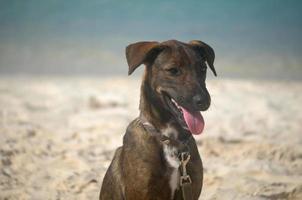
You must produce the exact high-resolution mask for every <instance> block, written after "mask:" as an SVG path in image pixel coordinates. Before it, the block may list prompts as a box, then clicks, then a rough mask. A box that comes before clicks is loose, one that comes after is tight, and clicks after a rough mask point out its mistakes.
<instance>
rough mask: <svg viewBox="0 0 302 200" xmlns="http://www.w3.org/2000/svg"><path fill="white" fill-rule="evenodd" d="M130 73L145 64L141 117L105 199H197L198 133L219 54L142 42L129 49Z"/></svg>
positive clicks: (201, 46) (107, 179)
mask: <svg viewBox="0 0 302 200" xmlns="http://www.w3.org/2000/svg"><path fill="white" fill-rule="evenodd" d="M126 58H127V62H128V66H129V71H128V75H131V74H132V73H133V71H134V70H135V69H136V68H138V67H139V66H140V65H142V64H144V65H145V73H144V76H143V80H142V85H141V96H140V105H139V109H140V114H139V117H138V118H136V119H135V120H133V121H132V122H131V123H130V124H129V126H128V127H127V130H126V133H125V135H124V137H123V145H122V146H121V147H119V148H118V149H117V150H116V152H115V155H114V158H113V160H112V162H111V164H110V166H109V168H108V170H107V172H106V174H105V176H104V179H103V184H102V187H101V191H100V196H99V199H100V200H121V199H127V200H140V199H143V200H163V199H165V200H166V199H174V200H180V199H184V200H188V199H190V200H197V199H198V198H199V196H200V193H201V189H202V183H203V166H202V161H201V158H200V156H199V153H198V149H197V145H196V142H195V140H194V138H193V136H192V134H195V135H197V134H200V133H201V132H202V131H203V129H204V120H203V117H202V115H201V113H200V111H205V110H207V109H208V108H209V106H210V104H211V98H210V95H209V92H208V90H207V88H206V83H205V80H206V72H207V68H208V67H209V68H210V69H211V71H212V72H213V73H214V75H215V76H216V71H215V68H214V65H213V63H214V58H215V53H214V50H213V49H212V48H211V47H210V46H209V45H208V44H206V43H204V42H202V41H198V40H193V41H191V42H189V43H183V42H180V41H177V40H169V41H165V42H161V43H160V42H155V41H152V42H146V41H144V42H137V43H133V44H130V45H128V46H127V47H126Z"/></svg>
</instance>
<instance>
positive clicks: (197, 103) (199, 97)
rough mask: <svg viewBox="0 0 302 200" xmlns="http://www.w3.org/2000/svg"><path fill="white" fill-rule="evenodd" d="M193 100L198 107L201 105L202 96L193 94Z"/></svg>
mask: <svg viewBox="0 0 302 200" xmlns="http://www.w3.org/2000/svg"><path fill="white" fill-rule="evenodd" d="M193 102H194V104H195V105H197V106H198V107H200V106H202V105H203V98H202V96H201V95H199V94H198V95H195V96H194V97H193Z"/></svg>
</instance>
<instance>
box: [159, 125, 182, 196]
mask: <svg viewBox="0 0 302 200" xmlns="http://www.w3.org/2000/svg"><path fill="white" fill-rule="evenodd" d="M175 131H176V130H175V129H171V128H170V127H169V128H168V130H164V132H163V134H165V135H166V136H168V135H169V136H170V137H171V135H170V134H175V135H176V134H177V133H175ZM163 153H164V157H165V160H166V161H167V164H168V166H169V168H170V170H171V173H170V177H169V178H170V179H169V186H170V189H171V199H173V198H174V193H175V190H176V189H177V188H178V186H179V170H178V168H179V165H180V161H179V159H178V156H177V155H178V149H177V147H175V146H172V145H170V144H164V145H163Z"/></svg>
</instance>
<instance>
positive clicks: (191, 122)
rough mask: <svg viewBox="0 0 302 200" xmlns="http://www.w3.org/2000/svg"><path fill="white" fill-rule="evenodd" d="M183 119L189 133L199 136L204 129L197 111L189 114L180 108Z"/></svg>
mask: <svg viewBox="0 0 302 200" xmlns="http://www.w3.org/2000/svg"><path fill="white" fill-rule="evenodd" d="M181 109H182V112H183V116H184V119H185V121H186V123H187V126H188V127H189V129H190V131H191V133H193V134H195V135H198V134H201V133H202V131H203V128H204V120H203V117H202V115H201V114H200V112H199V111H194V112H189V111H187V110H186V109H185V108H183V107H181Z"/></svg>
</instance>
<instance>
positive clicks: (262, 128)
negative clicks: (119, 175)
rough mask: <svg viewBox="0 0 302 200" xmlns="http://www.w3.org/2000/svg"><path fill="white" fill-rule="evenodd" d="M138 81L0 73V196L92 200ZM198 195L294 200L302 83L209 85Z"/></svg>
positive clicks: (299, 179) (299, 168)
mask: <svg viewBox="0 0 302 200" xmlns="http://www.w3.org/2000/svg"><path fill="white" fill-rule="evenodd" d="M139 85H140V80H139V78H135V77H114V78H97V77H77V78H72V77H1V78H0V199H1V200H2V199H3V200H4V199H18V200H22V199H26V200H27V199H33V200H35V199H37V200H39V199H97V198H98V193H99V189H100V186H101V183H102V178H103V176H104V173H105V171H106V169H107V167H108V165H109V163H110V161H111V159H112V156H113V153H114V150H115V149H116V148H117V147H118V146H120V145H121V143H122V137H123V134H124V132H125V129H126V127H127V124H128V123H129V122H130V121H131V120H132V119H134V118H135V117H136V116H137V114H138V109H137V108H138V97H139ZM208 89H209V91H210V93H211V95H212V106H211V108H210V109H209V110H208V111H206V112H204V113H203V115H204V118H205V122H206V127H205V131H204V133H203V134H202V135H200V136H196V137H195V139H196V141H197V144H198V148H199V152H200V154H201V157H202V159H203V163H204V177H205V178H204V189H203V191H202V195H201V198H200V199H204V200H210V199H211V200H214V199H218V200H219V199H224V200H225V199H231V200H234V199H235V200H239V199H240V200H242V199H247V200H249V199H251V200H260V199H302V146H301V144H302V124H301V123H302V105H301V104H302V83H301V82H276V81H259V80H254V81H252V80H240V79H238V80H230V79H215V80H209V81H208Z"/></svg>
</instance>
